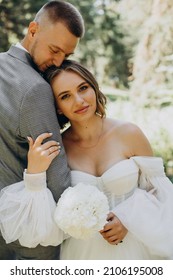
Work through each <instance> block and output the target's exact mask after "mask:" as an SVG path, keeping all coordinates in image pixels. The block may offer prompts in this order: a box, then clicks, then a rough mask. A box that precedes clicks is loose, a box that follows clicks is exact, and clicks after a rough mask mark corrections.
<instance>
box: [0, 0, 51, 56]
mask: <svg viewBox="0 0 173 280" xmlns="http://www.w3.org/2000/svg"><path fill="white" fill-rule="evenodd" d="M46 2H47V1H44V0H37V1H35V0H30V1H28V0H23V1H20V0H15V1H14V0H0V51H6V50H7V49H8V48H9V46H10V45H11V43H13V42H16V41H17V40H20V39H22V38H23V36H24V33H25V31H26V30H25V28H26V27H27V26H28V23H29V22H30V21H31V20H32V19H33V18H34V16H35V13H36V12H37V10H39V8H40V7H41V6H42V5H43V4H44V3H46Z"/></svg>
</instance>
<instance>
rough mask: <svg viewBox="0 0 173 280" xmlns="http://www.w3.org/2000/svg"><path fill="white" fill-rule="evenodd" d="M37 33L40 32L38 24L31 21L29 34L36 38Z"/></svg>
mask: <svg viewBox="0 0 173 280" xmlns="http://www.w3.org/2000/svg"><path fill="white" fill-rule="evenodd" d="M37 31H38V23H37V22H36V21H31V22H30V24H29V27H28V34H29V35H30V36H31V37H34V36H35V34H36V32H37Z"/></svg>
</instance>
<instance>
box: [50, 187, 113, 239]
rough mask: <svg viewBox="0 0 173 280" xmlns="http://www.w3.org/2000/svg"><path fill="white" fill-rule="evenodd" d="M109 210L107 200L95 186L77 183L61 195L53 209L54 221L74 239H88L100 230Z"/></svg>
mask: <svg viewBox="0 0 173 280" xmlns="http://www.w3.org/2000/svg"><path fill="white" fill-rule="evenodd" d="M108 212H109V206H108V200H107V197H106V196H105V195H104V193H103V192H101V191H99V190H98V189H97V188H96V187H95V186H92V185H86V184H83V183H78V184H77V185H76V186H74V187H69V188H67V189H66V190H65V191H64V192H63V194H62V195H61V197H60V199H59V201H58V203H57V207H56V210H55V216H54V218H55V221H56V223H57V224H58V226H59V227H60V228H61V229H62V230H63V231H64V232H65V233H67V234H69V235H71V236H72V237H74V238H76V239H89V238H91V237H92V236H93V235H94V234H95V233H96V232H98V231H99V230H101V229H102V228H103V226H104V225H105V223H106V218H107V214H108Z"/></svg>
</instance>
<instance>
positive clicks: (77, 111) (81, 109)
mask: <svg viewBox="0 0 173 280" xmlns="http://www.w3.org/2000/svg"><path fill="white" fill-rule="evenodd" d="M88 108H89V106H85V107H82V108H80V109H78V110H76V111H75V113H77V114H82V113H85V112H86V111H87V110H88Z"/></svg>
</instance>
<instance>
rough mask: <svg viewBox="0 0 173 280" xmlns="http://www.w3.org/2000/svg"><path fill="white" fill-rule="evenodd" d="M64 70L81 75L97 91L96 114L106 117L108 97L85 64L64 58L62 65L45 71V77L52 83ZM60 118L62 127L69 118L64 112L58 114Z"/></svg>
mask: <svg viewBox="0 0 173 280" xmlns="http://www.w3.org/2000/svg"><path fill="white" fill-rule="evenodd" d="M63 71H68V72H73V73H76V74H77V75H79V76H81V77H82V78H83V79H84V80H85V81H86V82H87V83H88V84H89V85H90V86H91V87H92V88H93V89H94V91H95V94H96V114H97V115H99V116H100V117H101V118H103V117H105V115H106V113H105V105H106V97H105V95H104V94H103V93H102V92H101V91H100V89H99V85H98V83H97V81H96V79H95V78H94V76H93V75H92V73H91V72H90V71H88V70H87V69H86V68H85V67H84V66H83V65H81V64H80V63H78V62H76V61H74V60H64V62H63V63H62V64H61V66H59V67H57V66H52V67H50V68H49V69H47V71H46V72H45V79H46V80H47V81H48V82H49V83H50V84H51V81H52V80H53V79H54V78H55V77H57V76H58V75H59V74H60V73H62V72H63ZM58 120H59V124H60V127H61V128H64V127H65V125H66V124H67V123H68V122H69V119H68V118H66V117H65V116H64V115H62V114H58Z"/></svg>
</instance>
